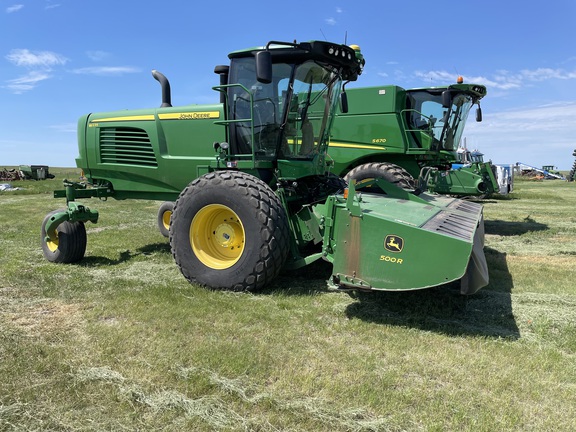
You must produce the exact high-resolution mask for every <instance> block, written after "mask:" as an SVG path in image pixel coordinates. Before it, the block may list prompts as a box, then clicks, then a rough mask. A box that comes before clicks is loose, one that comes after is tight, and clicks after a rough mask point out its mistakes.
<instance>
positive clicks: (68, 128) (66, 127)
mask: <svg viewBox="0 0 576 432" xmlns="http://www.w3.org/2000/svg"><path fill="white" fill-rule="evenodd" d="M50 128H51V129H54V130H57V131H59V132H67V133H72V132H74V133H75V132H76V130H77V129H76V128H77V125H76V123H65V124H59V125H52V126H50Z"/></svg>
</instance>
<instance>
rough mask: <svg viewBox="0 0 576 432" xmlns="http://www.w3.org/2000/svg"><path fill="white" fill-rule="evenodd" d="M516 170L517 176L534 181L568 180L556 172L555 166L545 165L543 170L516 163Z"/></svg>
mask: <svg viewBox="0 0 576 432" xmlns="http://www.w3.org/2000/svg"><path fill="white" fill-rule="evenodd" d="M575 153H576V152H575ZM514 170H515V172H516V174H517V175H519V176H522V177H524V178H527V179H532V180H566V177H564V176H563V175H562V174H561V173H560V172H558V171H554V166H553V165H544V166H542V168H537V167H535V166H532V165H528V164H525V163H522V162H516V166H515V167H514Z"/></svg>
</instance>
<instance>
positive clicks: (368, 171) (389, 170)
mask: <svg viewBox="0 0 576 432" xmlns="http://www.w3.org/2000/svg"><path fill="white" fill-rule="evenodd" d="M372 178H383V179H384V180H386V181H388V182H390V183H392V184H394V185H396V186H398V187H399V188H402V189H405V190H409V191H413V190H415V189H416V181H415V180H414V177H412V175H411V174H410V173H409V172H408V171H406V170H405V169H404V168H402V167H400V166H398V165H395V164H393V163H389V162H372V163H366V164H362V165H358V166H357V167H356V168H354V169H352V170H350V172H349V173H348V174H346V176H345V177H344V179H345V180H346V181H347V182H350V181H352V180H356V181H357V182H359V181H361V180H367V179H372Z"/></svg>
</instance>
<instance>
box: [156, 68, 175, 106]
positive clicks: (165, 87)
mask: <svg viewBox="0 0 576 432" xmlns="http://www.w3.org/2000/svg"><path fill="white" fill-rule="evenodd" d="M152 76H153V77H154V79H155V80H156V81H158V82H159V83H160V86H161V87H162V105H160V107H161V108H168V107H171V106H172V96H171V94H170V83H169V82H168V78H166V77H165V76H164V74H162V73H160V72H158V71H157V70H156V69H154V70H153V71H152Z"/></svg>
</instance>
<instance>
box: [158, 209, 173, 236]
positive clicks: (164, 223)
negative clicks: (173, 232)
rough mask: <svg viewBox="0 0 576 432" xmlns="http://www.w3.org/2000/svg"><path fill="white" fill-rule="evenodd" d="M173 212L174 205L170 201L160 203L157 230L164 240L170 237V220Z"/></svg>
mask: <svg viewBox="0 0 576 432" xmlns="http://www.w3.org/2000/svg"><path fill="white" fill-rule="evenodd" d="M173 211H174V203H173V202H172V201H166V202H164V203H162V205H161V206H160V208H159V209H158V230H159V231H160V234H162V235H163V236H164V237H166V238H168V237H169V236H170V218H171V217H172V212H173Z"/></svg>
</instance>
